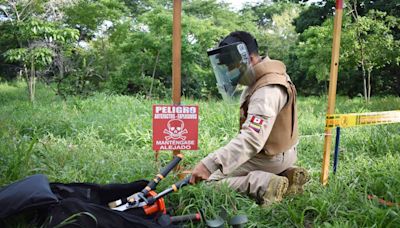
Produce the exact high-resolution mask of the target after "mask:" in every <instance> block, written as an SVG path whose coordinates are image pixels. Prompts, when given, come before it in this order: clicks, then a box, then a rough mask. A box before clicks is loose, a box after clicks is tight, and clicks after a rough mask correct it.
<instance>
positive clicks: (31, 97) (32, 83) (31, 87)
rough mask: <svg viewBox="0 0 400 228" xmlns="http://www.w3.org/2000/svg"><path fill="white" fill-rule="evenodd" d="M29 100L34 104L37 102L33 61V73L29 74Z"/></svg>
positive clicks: (32, 62) (32, 63) (32, 64)
mask: <svg viewBox="0 0 400 228" xmlns="http://www.w3.org/2000/svg"><path fill="white" fill-rule="evenodd" d="M28 88H29V100H30V101H31V102H32V103H33V102H34V101H35V64H34V61H33V60H32V61H31V71H30V74H29V87H28Z"/></svg>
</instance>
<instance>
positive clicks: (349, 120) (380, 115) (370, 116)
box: [325, 110, 400, 128]
mask: <svg viewBox="0 0 400 228" xmlns="http://www.w3.org/2000/svg"><path fill="white" fill-rule="evenodd" d="M388 123H400V110H395V111H387V112H368V113H349V114H334V115H327V116H326V123H325V128H334V127H354V126H365V125H378V124H388Z"/></svg>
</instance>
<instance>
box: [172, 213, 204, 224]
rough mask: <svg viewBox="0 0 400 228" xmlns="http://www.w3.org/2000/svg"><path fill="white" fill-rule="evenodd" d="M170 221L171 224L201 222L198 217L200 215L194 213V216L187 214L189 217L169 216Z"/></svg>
mask: <svg viewBox="0 0 400 228" xmlns="http://www.w3.org/2000/svg"><path fill="white" fill-rule="evenodd" d="M170 219H171V223H179V222H189V221H201V215H200V213H196V214H189V215H180V216H171V217H170Z"/></svg>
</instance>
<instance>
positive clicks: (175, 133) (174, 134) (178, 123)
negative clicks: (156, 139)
mask: <svg viewBox="0 0 400 228" xmlns="http://www.w3.org/2000/svg"><path fill="white" fill-rule="evenodd" d="M184 127H185V124H184V123H183V121H182V120H178V119H172V120H170V121H168V123H167V128H168V129H164V133H165V134H167V135H168V136H165V140H169V139H182V140H185V139H186V136H183V134H187V133H188V131H187V129H184Z"/></svg>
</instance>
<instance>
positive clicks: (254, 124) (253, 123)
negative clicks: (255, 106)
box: [249, 116, 264, 133]
mask: <svg viewBox="0 0 400 228" xmlns="http://www.w3.org/2000/svg"><path fill="white" fill-rule="evenodd" d="M263 122H264V120H263V119H261V118H258V117H256V116H252V117H251V119H250V124H249V128H250V129H252V130H253V131H255V132H257V133H260V130H261V126H262V124H263Z"/></svg>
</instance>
